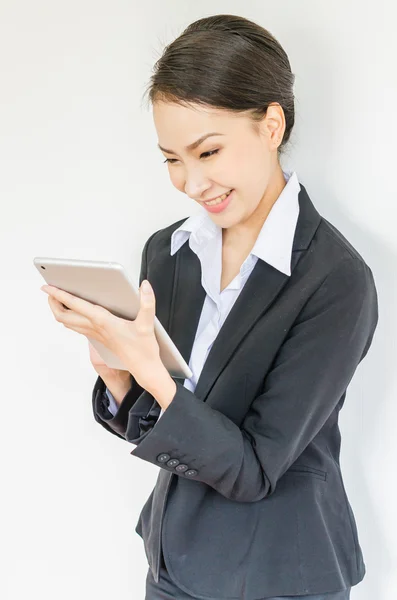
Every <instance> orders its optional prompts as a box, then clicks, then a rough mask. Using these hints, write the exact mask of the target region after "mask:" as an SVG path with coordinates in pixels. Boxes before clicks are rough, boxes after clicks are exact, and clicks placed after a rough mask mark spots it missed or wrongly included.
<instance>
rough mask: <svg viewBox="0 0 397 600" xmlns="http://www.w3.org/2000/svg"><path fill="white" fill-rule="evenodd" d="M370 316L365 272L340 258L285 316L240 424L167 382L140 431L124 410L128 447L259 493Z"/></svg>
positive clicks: (328, 395) (312, 432) (371, 297)
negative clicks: (167, 394)
mask: <svg viewBox="0 0 397 600" xmlns="http://www.w3.org/2000/svg"><path fill="white" fill-rule="evenodd" d="M377 320H378V304H377V292H376V288H375V283H374V280H373V275H372V271H371V270H370V268H369V267H368V266H367V265H366V263H365V262H364V261H362V260H361V259H358V258H354V257H349V258H344V259H343V260H341V261H340V262H339V263H338V265H337V266H336V267H335V268H334V269H333V270H332V271H331V272H330V274H329V275H328V276H327V277H326V278H325V280H324V281H323V283H322V284H321V286H320V287H319V288H318V289H317V290H316V291H315V292H314V294H313V295H312V296H311V297H310V298H309V300H308V301H307V302H306V304H305V306H304V307H303V309H302V310H301V312H300V313H299V315H298V317H297V319H296V320H295V321H294V324H293V326H292V327H291V329H290V331H289V332H288V335H287V337H286V339H285V341H284V343H283V344H282V346H281V347H280V349H279V351H278V353H277V355H276V357H275V359H274V361H273V363H272V366H271V368H270V370H269V371H268V373H267V375H266V377H265V380H264V386H263V390H262V392H263V393H261V394H260V395H258V396H257V397H256V398H255V399H254V400H253V402H252V404H251V406H250V409H249V411H248V412H247V414H246V416H245V418H244V420H243V422H242V424H241V426H240V427H239V426H237V425H236V424H235V423H234V422H233V421H232V420H230V419H229V418H228V417H226V416H225V415H224V414H222V413H221V412H219V411H217V410H216V409H214V408H212V407H211V406H209V405H208V404H206V403H205V402H203V401H202V400H200V399H199V398H198V397H197V396H195V395H194V393H193V392H191V391H190V390H188V389H186V388H185V387H183V386H182V385H181V383H179V382H178V381H175V383H176V386H177V391H176V393H175V396H174V398H173V400H172V402H171V404H170V405H169V406H168V407H167V409H166V410H165V411H164V414H163V415H162V418H161V420H160V421H159V422H157V425H156V427H153V428H152V429H151V430H149V431H148V433H146V434H145V435H144V436H143V437H136V435H137V434H138V430H137V427H136V420H135V419H134V418H133V416H132V415H131V416H130V420H129V423H128V427H127V431H126V435H125V438H126V440H127V441H129V442H132V443H134V444H138V445H137V446H136V448H135V449H134V450H133V451H132V452H131V454H132V455H134V456H138V457H139V458H141V459H143V460H146V461H148V462H151V463H153V464H155V465H157V466H160V467H162V468H164V469H167V470H169V471H171V472H173V473H176V474H178V475H179V476H180V477H189V478H190V479H195V480H196V481H201V482H205V483H206V484H208V485H209V486H211V487H212V488H214V489H215V490H217V491H218V492H219V493H220V494H222V495H223V496H225V497H226V498H229V499H231V500H235V501H239V502H256V501H258V500H261V499H262V498H264V497H266V496H268V495H270V494H272V493H273V492H274V490H275V487H276V484H277V481H278V480H279V478H280V477H281V476H282V475H283V474H284V473H285V471H286V470H287V469H288V468H289V467H290V466H291V465H292V463H293V462H295V460H296V459H297V458H298V457H299V456H300V454H301V453H302V452H303V451H304V449H305V448H306V447H307V446H308V444H309V443H310V442H311V440H313V438H314V437H315V436H316V435H317V433H318V432H319V431H320V429H321V428H322V427H323V425H324V424H325V422H326V421H327V419H328V418H329V417H330V415H331V413H332V411H333V410H334V409H335V408H336V407H337V405H338V403H339V402H340V400H341V399H343V396H344V393H345V391H346V388H347V386H348V384H349V382H350V380H351V379H352V377H353V374H354V372H355V370H356V368H357V366H358V364H359V363H360V361H361V360H362V359H363V358H364V356H365V355H366V353H367V352H368V349H369V347H370V345H371V342H372V338H373V334H374V331H375V328H376V325H377ZM144 394H147V392H145V393H144ZM231 401H233V402H235V401H238V400H236V399H235V398H231ZM169 459H177V461H179V463H181V464H182V465H183V467H181V469H180V471H181V472H179V473H178V470H179V469H178V466H177V467H175V464H177V463H175V462H173V463H171V465H168V464H167V462H168V461H169ZM183 469H185V470H183ZM186 469H187V470H186Z"/></svg>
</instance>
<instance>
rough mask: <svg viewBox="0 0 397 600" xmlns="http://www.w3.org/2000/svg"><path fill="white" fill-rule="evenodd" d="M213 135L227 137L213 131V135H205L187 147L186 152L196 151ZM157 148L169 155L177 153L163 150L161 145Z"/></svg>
mask: <svg viewBox="0 0 397 600" xmlns="http://www.w3.org/2000/svg"><path fill="white" fill-rule="evenodd" d="M211 135H225V134H224V133H217V132H215V131H213V132H212V133H205V134H204V135H202V136H201V137H199V139H198V140H196V141H195V142H193V143H192V144H189V145H188V146H186V147H185V150H194V149H195V148H197V146H200V144H202V143H203V142H204V140H206V139H207V138H208V137H210V136H211ZM157 146H158V147H159V148H160V150H162V151H163V152H167V153H168V154H176V152H174V151H173V150H167V148H163V147H162V146H160V144H157Z"/></svg>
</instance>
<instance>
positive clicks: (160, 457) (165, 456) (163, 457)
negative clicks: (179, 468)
mask: <svg viewBox="0 0 397 600" xmlns="http://www.w3.org/2000/svg"><path fill="white" fill-rule="evenodd" d="M170 458H171V457H170V455H169V454H166V453H165V452H164V453H163V454H159V455H158V457H157V460H158V462H161V463H164V462H167V460H169V459H170Z"/></svg>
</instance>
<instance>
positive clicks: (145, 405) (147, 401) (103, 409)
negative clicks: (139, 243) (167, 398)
mask: <svg viewBox="0 0 397 600" xmlns="http://www.w3.org/2000/svg"><path fill="white" fill-rule="evenodd" d="M156 233H157V231H155V232H154V233H153V234H152V235H151V236H150V237H149V239H148V240H147V241H146V243H145V245H144V247H143V250H142V257H141V270H140V274H139V285H141V283H142V281H143V280H144V279H146V277H147V256H148V247H149V244H150V241H151V240H152V238H153V237H154V236H155V235H156ZM106 390H107V388H106V384H105V382H104V381H103V379H102V378H101V377H97V380H96V382H95V384H94V389H93V391H92V410H93V413H94V418H95V420H96V421H97V422H98V423H100V424H101V425H102V426H103V427H104V428H105V429H106V430H107V431H109V432H110V433H113V434H115V435H117V436H118V437H120V438H122V439H125V430H126V427H127V421H128V415H129V411H130V409H131V408H132V407H133V406H134V405H135V403H136V402H137V400H138V399H139V398H140V397H141V396H142V395H143V393H144V392H146V390H144V389H143V388H142V387H141V386H140V385H139V384H138V383H137V382H136V380H135V379H134V377H133V376H132V375H131V387H130V389H129V391H128V392H127V394H126V395H125V396H124V398H123V400H122V402H121V404H120V405H119V407H118V409H117V407H116V406H114V407H113V408H112V410H109V408H111V407H110V400H109V396H108V394H107V393H106ZM152 406H154V409H155V410H154V412H153V411H152V410H151V407H152ZM157 407H158V410H157ZM139 409H140V411H141V414H142V417H143V418H145V417H146V416H148V415H149V413H150V421H149V422H150V425H154V423H155V421H156V419H157V416H158V413H159V412H160V405H159V404H157V402H156V401H155V400H154V398H153V397H150V398H148V394H147V392H146V393H145V395H144V396H143V397H142V399H141V402H140V403H139Z"/></svg>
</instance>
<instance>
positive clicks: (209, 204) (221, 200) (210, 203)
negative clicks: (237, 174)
mask: <svg viewBox="0 0 397 600" xmlns="http://www.w3.org/2000/svg"><path fill="white" fill-rule="evenodd" d="M230 192H231V190H230V191H229V192H228V193H227V194H223V195H222V196H219V198H216V199H215V200H211V201H210V202H205V204H208V206H216V204H220V203H221V202H223V201H224V200H225V198H227V197H228V195H229V194H230Z"/></svg>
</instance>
